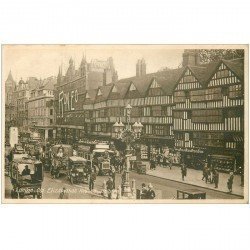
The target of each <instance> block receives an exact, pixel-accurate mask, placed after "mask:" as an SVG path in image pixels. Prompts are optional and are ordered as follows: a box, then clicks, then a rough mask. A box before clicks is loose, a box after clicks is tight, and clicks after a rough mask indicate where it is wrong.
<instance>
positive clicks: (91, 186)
mask: <svg viewBox="0 0 250 250" xmlns="http://www.w3.org/2000/svg"><path fill="white" fill-rule="evenodd" d="M95 180H96V173H95V171H94V170H93V169H92V170H91V173H90V176H89V190H90V191H92V190H93V189H94V185H95Z"/></svg>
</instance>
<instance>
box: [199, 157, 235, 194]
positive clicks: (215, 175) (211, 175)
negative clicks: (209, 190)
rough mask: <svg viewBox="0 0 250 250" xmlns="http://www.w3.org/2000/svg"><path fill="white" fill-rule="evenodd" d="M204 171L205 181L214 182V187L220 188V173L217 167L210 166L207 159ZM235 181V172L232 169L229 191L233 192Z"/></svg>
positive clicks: (228, 181)
mask: <svg viewBox="0 0 250 250" xmlns="http://www.w3.org/2000/svg"><path fill="white" fill-rule="evenodd" d="M202 173H203V176H202V180H203V181H205V182H206V183H210V184H214V187H215V188H218V185H219V179H220V178H219V176H220V174H219V171H218V170H217V169H215V168H214V167H213V166H210V167H209V166H208V163H207V161H205V162H204V167H203V171H202ZM233 181H234V173H233V172H232V171H231V172H230V173H229V177H228V180H227V188H228V192H229V193H232V191H233Z"/></svg>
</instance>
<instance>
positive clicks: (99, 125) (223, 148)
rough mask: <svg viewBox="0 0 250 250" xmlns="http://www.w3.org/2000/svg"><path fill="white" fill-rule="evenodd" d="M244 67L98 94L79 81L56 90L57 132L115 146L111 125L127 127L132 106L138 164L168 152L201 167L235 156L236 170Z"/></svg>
mask: <svg viewBox="0 0 250 250" xmlns="http://www.w3.org/2000/svg"><path fill="white" fill-rule="evenodd" d="M243 65H244V61H243V59H236V60H231V61H226V60H222V61H220V62H214V63H210V64H199V65H187V66H184V67H182V68H178V69H167V70H164V71H160V72H156V73H152V74H147V75H144V76H140V77H132V78H127V79H122V80H119V81H117V82H112V83H110V84H106V85H102V86H99V87H98V88H96V89H86V85H85V83H84V79H85V80H86V78H84V77H82V78H81V77H79V78H77V79H74V80H72V81H71V82H70V83H67V84H65V85H60V86H58V93H60V91H61V92H62V91H63V95H62V96H59V94H58V98H57V99H58V107H57V114H56V115H57V121H58V122H57V126H58V129H59V130H60V131H61V135H62V136H64V139H67V138H74V139H75V140H76V141H77V139H84V138H100V139H103V140H115V134H114V133H113V132H114V131H113V124H114V123H115V122H117V121H120V120H121V121H122V122H123V123H125V118H124V107H125V106H126V105H127V104H130V105H131V106H132V107H133V108H132V113H131V123H134V122H138V121H140V122H141V123H142V124H143V130H144V131H143V134H142V140H141V156H142V159H149V158H150V154H151V153H153V152H154V151H158V152H163V151H164V150H165V148H171V149H173V150H175V151H180V152H181V153H182V154H183V155H184V159H185V158H186V160H187V162H189V165H195V166H199V165H201V160H202V158H204V159H205V158H207V155H209V154H215V153H216V154H221V155H233V156H235V157H236V158H237V159H238V160H237V163H236V164H238V165H239V164H241V163H242V162H243V160H242V159H243V145H244V133H243V131H244V74H243V72H244V69H243ZM66 90H67V91H66ZM66 92H67V93H68V94H67V93H66ZM60 97H61V99H60ZM62 111H63V112H62ZM60 131H58V132H59V133H60ZM68 134H70V136H68ZM188 155H189V156H188ZM190 155H191V156H190Z"/></svg>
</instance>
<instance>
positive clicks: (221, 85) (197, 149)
mask: <svg viewBox="0 0 250 250" xmlns="http://www.w3.org/2000/svg"><path fill="white" fill-rule="evenodd" d="M204 68H205V70H206V71H207V73H206V74H207V80H206V79H204V80H205V81H206V82H205V84H204V83H200V84H199V83H198V85H197V81H196V79H195V78H190V80H192V82H190V83H189V84H188V87H187V88H185V87H184V86H183V82H185V80H184V79H183V78H184V77H185V76H186V75H189V73H190V70H189V69H188V68H187V70H186V72H189V73H185V75H184V77H183V78H182V79H181V80H180V81H179V82H178V84H177V86H176V88H175V91H174V103H175V108H174V111H173V124H174V133H175V147H176V148H177V149H179V150H180V151H182V152H184V153H185V152H187V151H188V152H189V154H190V155H191V154H192V155H195V154H199V153H201V152H203V153H205V154H203V155H204V157H206V155H208V154H226V155H234V156H235V157H236V159H238V162H236V164H238V165H239V166H240V165H242V162H243V160H242V158H243V150H244V133H243V131H244V91H243V90H244V80H243V79H244V78H243V73H242V72H243V62H242V60H241V59H238V60H232V61H229V62H227V61H221V62H219V63H218V64H217V66H216V67H215V70H213V71H211V72H209V71H208V70H207V69H208V68H209V67H208V66H206V65H204ZM186 86H187V85H186ZM180 89H185V91H183V92H180V91H179V90H180ZM192 157H193V156H192ZM192 157H191V156H190V157H189V158H188V161H189V162H191V164H196V165H197V164H198V163H197V162H194V161H190V158H192ZM193 158H195V156H194V157H193ZM198 158H199V159H200V157H198Z"/></svg>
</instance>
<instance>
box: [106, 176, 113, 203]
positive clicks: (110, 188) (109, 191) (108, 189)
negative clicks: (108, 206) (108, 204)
mask: <svg viewBox="0 0 250 250" xmlns="http://www.w3.org/2000/svg"><path fill="white" fill-rule="evenodd" d="M106 186H107V191H108V198H109V199H111V194H112V190H113V189H114V182H113V179H112V177H109V179H108V181H107V183H106Z"/></svg>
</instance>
